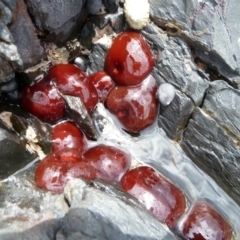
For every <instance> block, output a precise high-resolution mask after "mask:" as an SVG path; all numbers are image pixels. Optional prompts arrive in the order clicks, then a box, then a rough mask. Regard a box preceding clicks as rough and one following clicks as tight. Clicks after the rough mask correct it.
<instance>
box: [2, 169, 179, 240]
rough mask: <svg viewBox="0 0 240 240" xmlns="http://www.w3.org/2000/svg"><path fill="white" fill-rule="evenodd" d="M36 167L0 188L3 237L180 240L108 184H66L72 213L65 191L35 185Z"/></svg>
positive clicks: (74, 182)
mask: <svg viewBox="0 0 240 240" xmlns="http://www.w3.org/2000/svg"><path fill="white" fill-rule="evenodd" d="M34 169H35V167H34V166H32V167H31V168H30V169H28V170H27V171H25V172H23V173H18V174H17V175H16V176H12V177H10V178H9V179H8V181H7V182H5V183H3V184H2V186H1V187H0V191H1V195H0V200H1V201H0V203H1V204H0V214H1V223H0V238H1V239H3V240H8V239H34V240H35V239H46V240H48V239H49V240H52V239H57V240H63V239H72V240H74V239H75V240H78V239H99V240H103V239H119V240H120V239H121V240H122V239H151V240H154V239H177V238H176V237H175V236H174V235H173V234H172V233H171V232H170V231H169V229H168V228H167V227H166V226H165V225H163V224H161V223H160V222H159V221H158V220H157V219H156V218H155V217H154V216H153V215H152V214H151V213H149V212H148V211H147V210H145V209H143V208H142V207H141V206H140V205H139V204H138V203H136V201H135V200H133V199H131V197H130V199H128V197H127V195H125V194H124V193H123V192H121V191H118V190H114V188H113V187H111V186H110V187H109V186H108V187H107V186H106V185H105V184H103V183H98V184H97V183H95V184H97V185H96V186H95V187H91V186H90V185H89V184H87V183H86V182H84V181H83V180H80V179H75V180H71V181H69V182H68V184H67V186H66V187H65V199H67V201H68V204H70V205H71V208H70V210H69V211H68V206H67V204H66V202H65V200H64V196H63V195H62V194H61V195H52V194H51V193H49V192H45V191H41V190H40V191H39V189H36V188H35V187H34V184H33V182H32V181H33V173H32V172H33V170H34ZM98 188H99V189H98ZM100 189H101V190H100ZM106 202H107V204H106ZM65 213H67V215H66V216H65V217H63V216H64V214H65ZM38 222H41V223H40V224H36V223H38Z"/></svg>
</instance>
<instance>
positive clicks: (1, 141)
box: [0, 124, 37, 179]
mask: <svg viewBox="0 0 240 240" xmlns="http://www.w3.org/2000/svg"><path fill="white" fill-rule="evenodd" d="M0 136H1V137H0V179H5V178H6V177H8V176H10V175H11V174H13V173H14V172H16V171H18V170H19V169H21V168H22V167H24V166H25V165H27V163H30V162H32V161H33V160H34V159H35V158H36V157H37V156H36V154H32V153H31V152H29V151H28V150H27V149H26V148H25V146H24V145H23V144H22V143H21V140H20V138H19V137H18V136H17V135H16V134H14V133H12V132H9V131H8V130H7V129H5V128H4V126H3V125H2V124H0Z"/></svg>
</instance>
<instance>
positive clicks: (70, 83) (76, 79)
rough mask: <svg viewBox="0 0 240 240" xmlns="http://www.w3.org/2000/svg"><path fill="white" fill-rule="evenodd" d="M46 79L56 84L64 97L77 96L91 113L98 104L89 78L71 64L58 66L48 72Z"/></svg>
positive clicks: (96, 95)
mask: <svg viewBox="0 0 240 240" xmlns="http://www.w3.org/2000/svg"><path fill="white" fill-rule="evenodd" d="M48 78H49V80H51V81H54V82H56V84H57V87H58V89H59V91H60V92H61V93H63V94H66V95H71V96H77V97H80V99H81V100H82V101H83V103H84V104H85V107H86V109H87V110H88V112H92V111H93V109H94V107H95V106H96V104H97V103H98V94H97V90H96V88H95V87H94V85H93V83H92V82H91V81H90V79H89V77H88V76H87V75H86V74H85V73H84V72H83V71H82V70H81V69H80V68H78V67H77V66H75V65H73V64H58V65H55V66H53V67H52V68H51V69H50V70H49V74H48Z"/></svg>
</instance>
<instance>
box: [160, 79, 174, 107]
mask: <svg viewBox="0 0 240 240" xmlns="http://www.w3.org/2000/svg"><path fill="white" fill-rule="evenodd" d="M175 94H176V89H175V87H174V86H173V85H172V84H170V83H163V84H161V85H160V86H159V88H158V90H157V98H158V100H159V102H160V103H161V104H162V105H163V106H168V105H169V104H170V103H171V102H172V101H173V99H174V97H175Z"/></svg>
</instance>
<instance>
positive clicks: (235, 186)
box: [180, 108, 240, 204]
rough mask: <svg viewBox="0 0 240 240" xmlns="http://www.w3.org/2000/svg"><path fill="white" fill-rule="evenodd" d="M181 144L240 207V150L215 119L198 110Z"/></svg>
mask: <svg viewBox="0 0 240 240" xmlns="http://www.w3.org/2000/svg"><path fill="white" fill-rule="evenodd" d="M180 145H181V146H182V148H183V150H184V151H185V152H186V154H187V155H188V156H189V157H190V158H191V159H192V160H193V161H194V163H195V164H197V165H198V166H199V167H200V168H201V169H202V170H203V171H205V172H206V173H207V174H209V175H210V176H211V177H212V178H213V179H214V180H215V181H216V182H217V183H218V184H219V186H220V187H222V188H223V189H224V190H225V191H226V192H227V193H228V194H229V195H230V196H231V197H232V198H233V199H234V200H235V201H236V202H237V203H238V204H240V189H239V183H240V180H239V177H238V176H239V173H240V148H239V147H238V146H237V145H236V144H235V142H234V140H233V139H232V138H231V137H230V136H228V135H227V134H226V132H225V131H224V130H223V129H222V128H221V127H220V126H219V125H218V123H217V122H216V121H215V120H214V119H213V118H211V117H210V116H209V115H207V114H206V113H205V112H204V111H203V110H201V109H199V108H196V110H195V112H194V114H193V117H192V119H190V121H189V124H188V126H187V128H186V130H185V131H184V133H183V136H182V140H181V143H180Z"/></svg>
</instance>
